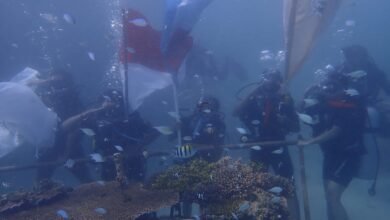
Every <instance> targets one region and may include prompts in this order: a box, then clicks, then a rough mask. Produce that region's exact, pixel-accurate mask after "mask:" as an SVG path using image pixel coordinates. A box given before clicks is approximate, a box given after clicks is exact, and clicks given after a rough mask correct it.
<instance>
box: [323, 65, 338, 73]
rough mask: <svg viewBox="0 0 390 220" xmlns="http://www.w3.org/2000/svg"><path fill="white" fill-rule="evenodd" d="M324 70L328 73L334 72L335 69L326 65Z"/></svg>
mask: <svg viewBox="0 0 390 220" xmlns="http://www.w3.org/2000/svg"><path fill="white" fill-rule="evenodd" d="M325 70H326V71H328V72H333V71H335V70H336V68H334V66H333V65H331V64H328V65H326V66H325Z"/></svg>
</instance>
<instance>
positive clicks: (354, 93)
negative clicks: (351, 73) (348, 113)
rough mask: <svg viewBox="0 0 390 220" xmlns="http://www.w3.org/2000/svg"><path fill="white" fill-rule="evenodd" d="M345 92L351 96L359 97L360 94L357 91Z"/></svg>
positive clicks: (348, 90)
mask: <svg viewBox="0 0 390 220" xmlns="http://www.w3.org/2000/svg"><path fill="white" fill-rule="evenodd" d="M344 92H345V94H347V95H349V96H357V95H359V94H360V93H359V92H358V91H357V90H356V89H346V90H344Z"/></svg>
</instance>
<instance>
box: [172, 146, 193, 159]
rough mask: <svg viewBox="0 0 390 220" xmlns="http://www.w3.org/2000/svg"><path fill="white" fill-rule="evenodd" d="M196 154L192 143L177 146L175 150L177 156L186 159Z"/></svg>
mask: <svg viewBox="0 0 390 220" xmlns="http://www.w3.org/2000/svg"><path fill="white" fill-rule="evenodd" d="M195 154H196V150H195V149H193V148H192V146H191V145H190V144H185V145H183V146H180V147H177V148H176V150H175V156H176V157H177V158H181V159H186V158H191V157H192V156H194V155H195Z"/></svg>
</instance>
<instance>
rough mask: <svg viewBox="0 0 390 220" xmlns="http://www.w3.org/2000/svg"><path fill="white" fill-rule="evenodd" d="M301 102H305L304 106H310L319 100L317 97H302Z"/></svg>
mask: <svg viewBox="0 0 390 220" xmlns="http://www.w3.org/2000/svg"><path fill="white" fill-rule="evenodd" d="M303 103H304V104H305V107H306V108H308V107H311V106H315V105H317V104H318V103H319V102H318V100H317V99H304V100H303Z"/></svg>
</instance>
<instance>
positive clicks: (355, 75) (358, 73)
mask: <svg viewBox="0 0 390 220" xmlns="http://www.w3.org/2000/svg"><path fill="white" fill-rule="evenodd" d="M345 75H346V76H349V77H351V78H354V79H359V78H362V77H363V76H366V75H367V72H366V71H364V70H357V71H354V72H351V73H347V74H345Z"/></svg>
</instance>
